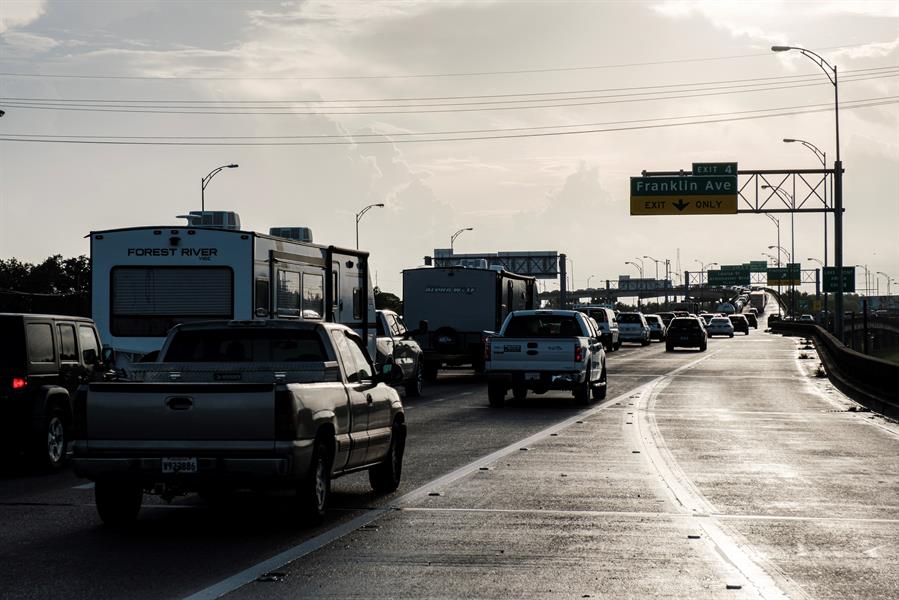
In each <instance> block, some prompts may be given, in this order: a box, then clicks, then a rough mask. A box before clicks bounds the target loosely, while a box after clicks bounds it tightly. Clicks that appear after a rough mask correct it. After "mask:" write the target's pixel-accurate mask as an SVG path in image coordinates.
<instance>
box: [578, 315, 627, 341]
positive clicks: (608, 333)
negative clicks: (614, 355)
mask: <svg viewBox="0 0 899 600" xmlns="http://www.w3.org/2000/svg"><path fill="white" fill-rule="evenodd" d="M577 310H578V311H579V312H582V313H584V314H585V315H587V316H588V317H593V319H594V320H595V321H596V324H597V325H598V326H599V330H600V332H601V334H602V344H603V346H604V347H605V349H606V352H614V351H616V350H618V349H619V348H621V338H620V332H619V329H618V316H617V315H616V314H615V311H614V310H612V309H611V308H608V307H605V306H582V307H579V308H578V309H577Z"/></svg>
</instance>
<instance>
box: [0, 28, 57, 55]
mask: <svg viewBox="0 0 899 600" xmlns="http://www.w3.org/2000/svg"><path fill="white" fill-rule="evenodd" d="M0 39H2V41H3V43H4V44H5V45H6V46H9V47H10V49H11V50H12V51H13V52H15V53H17V54H33V53H39V52H47V51H49V50H52V49H53V48H56V47H57V46H59V45H60V44H59V42H58V41H56V40H54V39H53V38H51V37H46V36H43V35H35V34H33V33H26V32H24V31H8V32H6V33H4V34H3V35H2V36H0Z"/></svg>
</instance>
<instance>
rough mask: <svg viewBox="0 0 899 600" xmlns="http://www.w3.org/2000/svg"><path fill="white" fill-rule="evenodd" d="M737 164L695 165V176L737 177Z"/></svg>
mask: <svg viewBox="0 0 899 600" xmlns="http://www.w3.org/2000/svg"><path fill="white" fill-rule="evenodd" d="M736 174H737V163H729V162H727V163H720V162H719V163H693V175H705V176H720V175H736Z"/></svg>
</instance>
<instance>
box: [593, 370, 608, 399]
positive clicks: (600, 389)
mask: <svg viewBox="0 0 899 600" xmlns="http://www.w3.org/2000/svg"><path fill="white" fill-rule="evenodd" d="M608 388H609V383H608V376H607V375H606V369H605V367H603V369H602V375H600V376H599V383H597V384H596V385H595V386H593V389H592V390H591V393H592V394H593V399H594V400H605V399H606V390H608Z"/></svg>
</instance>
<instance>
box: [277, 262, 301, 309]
mask: <svg viewBox="0 0 899 600" xmlns="http://www.w3.org/2000/svg"><path fill="white" fill-rule="evenodd" d="M299 314H300V274H299V273H295V272H293V271H280V270H279V271H278V315H280V316H282V317H296V316H299Z"/></svg>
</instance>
